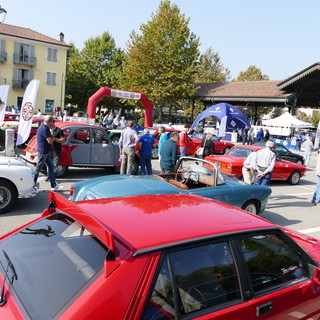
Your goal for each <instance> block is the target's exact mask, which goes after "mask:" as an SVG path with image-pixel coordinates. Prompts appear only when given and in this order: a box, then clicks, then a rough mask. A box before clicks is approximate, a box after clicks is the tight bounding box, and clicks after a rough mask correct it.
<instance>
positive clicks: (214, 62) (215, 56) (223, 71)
mask: <svg viewBox="0 0 320 320" xmlns="http://www.w3.org/2000/svg"><path fill="white" fill-rule="evenodd" d="M230 78H231V76H230V70H229V69H227V68H225V67H224V66H223V65H222V63H221V59H220V56H219V53H218V52H214V51H213V49H212V48H209V49H207V50H206V51H205V52H204V53H203V54H201V55H200V58H199V66H198V72H197V75H196V82H202V83H212V82H227V81H228V80H230Z"/></svg>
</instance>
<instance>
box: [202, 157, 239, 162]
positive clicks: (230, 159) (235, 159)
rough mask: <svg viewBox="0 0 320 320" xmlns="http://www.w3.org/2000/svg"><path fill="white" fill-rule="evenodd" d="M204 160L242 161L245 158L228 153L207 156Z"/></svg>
mask: <svg viewBox="0 0 320 320" xmlns="http://www.w3.org/2000/svg"><path fill="white" fill-rule="evenodd" d="M205 160H208V161H213V162H214V161H218V162H227V163H230V162H243V161H244V160H245V159H243V158H239V157H235V156H228V155H223V156H208V157H205Z"/></svg>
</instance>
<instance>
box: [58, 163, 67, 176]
mask: <svg viewBox="0 0 320 320" xmlns="http://www.w3.org/2000/svg"><path fill="white" fill-rule="evenodd" d="M67 172H68V166H61V165H59V166H58V168H57V172H56V177H57V178H61V177H63V176H65V175H66V174H67Z"/></svg>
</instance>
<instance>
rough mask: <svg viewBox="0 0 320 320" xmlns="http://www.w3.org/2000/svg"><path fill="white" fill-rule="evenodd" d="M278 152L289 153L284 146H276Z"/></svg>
mask: <svg viewBox="0 0 320 320" xmlns="http://www.w3.org/2000/svg"><path fill="white" fill-rule="evenodd" d="M276 152H284V153H287V152H288V150H287V149H286V148H285V147H283V146H276Z"/></svg>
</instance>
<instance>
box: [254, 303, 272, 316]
mask: <svg viewBox="0 0 320 320" xmlns="http://www.w3.org/2000/svg"><path fill="white" fill-rule="evenodd" d="M256 310H257V317H261V316H263V315H265V314H267V313H269V312H272V310H273V308H272V302H268V303H265V304H262V305H261V306H258V307H257V308H256Z"/></svg>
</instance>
